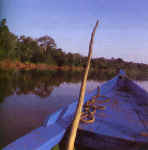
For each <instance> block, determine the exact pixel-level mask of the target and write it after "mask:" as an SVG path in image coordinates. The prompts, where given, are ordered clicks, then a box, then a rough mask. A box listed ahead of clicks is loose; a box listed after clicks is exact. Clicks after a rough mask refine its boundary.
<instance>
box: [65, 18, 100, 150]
mask: <svg viewBox="0 0 148 150" xmlns="http://www.w3.org/2000/svg"><path fill="white" fill-rule="evenodd" d="M98 24H99V21H98V20H97V22H96V25H95V26H94V28H93V32H92V34H91V40H90V43H89V53H88V62H87V66H86V69H85V73H84V78H83V81H82V84H81V89H80V95H79V102H78V105H77V109H76V113H75V117H74V120H73V123H72V127H71V131H70V136H69V141H68V145H67V150H73V149H74V143H75V138H76V133H77V129H78V126H79V121H80V117H81V112H82V107H83V102H84V96H85V90H86V82H87V76H88V71H89V68H90V61H91V57H92V48H93V43H94V36H95V32H96V29H97V27H98Z"/></svg>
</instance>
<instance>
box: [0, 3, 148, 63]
mask: <svg viewBox="0 0 148 150" xmlns="http://www.w3.org/2000/svg"><path fill="white" fill-rule="evenodd" d="M0 3H1V4H0V7H1V8H0V10H1V11H0V17H1V18H2V17H5V18H6V19H7V22H8V26H9V28H10V30H11V32H13V33H15V34H17V35H22V34H24V35H26V36H32V37H34V38H36V37H40V36H42V35H49V36H51V37H53V38H54V39H55V41H56V43H57V47H60V48H62V49H63V50H64V51H65V52H73V53H76V52H77V53H80V54H82V55H87V53H88V43H89V40H90V34H91V31H92V28H93V26H94V24H95V22H96V20H97V19H99V20H100V25H99V28H98V30H97V33H96V38H95V43H94V51H93V57H105V58H112V57H114V58H118V57H120V58H122V59H124V60H126V61H134V62H140V63H147V64H148V15H147V10H148V1H147V0H1V2H0Z"/></svg>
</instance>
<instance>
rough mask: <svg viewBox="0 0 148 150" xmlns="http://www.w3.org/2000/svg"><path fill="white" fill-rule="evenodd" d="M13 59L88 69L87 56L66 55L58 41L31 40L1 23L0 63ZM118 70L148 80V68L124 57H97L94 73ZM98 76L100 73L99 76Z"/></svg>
mask: <svg viewBox="0 0 148 150" xmlns="http://www.w3.org/2000/svg"><path fill="white" fill-rule="evenodd" d="M3 59H11V60H17V61H20V62H23V63H26V62H27V63H29V62H30V63H45V64H49V65H56V66H69V67H83V68H84V67H85V65H86V62H87V57H86V56H82V55H80V54H78V53H70V52H69V53H65V52H64V51H63V50H62V49H61V48H57V45H56V42H55V40H54V39H53V38H52V37H50V36H48V35H45V36H42V37H39V38H36V39H34V38H31V37H29V36H25V35H22V36H16V35H15V34H13V33H12V32H10V30H9V28H8V26H7V21H6V19H2V20H1V21H0V60H3ZM119 68H122V69H124V70H125V71H126V72H127V73H128V74H129V75H130V76H131V77H132V78H138V79H139V78H143V79H147V78H148V65H147V64H143V63H134V62H126V61H124V60H122V59H121V58H118V59H115V58H111V59H106V58H103V57H102V58H94V59H92V64H91V73H94V74H96V73H97V72H100V74H102V75H103V74H105V73H107V74H109V76H113V75H114V74H116V73H117V71H118V70H119ZM97 76H98V74H97Z"/></svg>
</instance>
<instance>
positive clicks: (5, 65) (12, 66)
mask: <svg viewBox="0 0 148 150" xmlns="http://www.w3.org/2000/svg"><path fill="white" fill-rule="evenodd" d="M0 68H1V69H3V70H62V71H68V70H73V71H82V70H84V68H83V67H74V66H55V65H48V64H44V63H37V64H35V63H30V62H25V63H22V62H20V61H12V60H10V59H5V60H2V61H0Z"/></svg>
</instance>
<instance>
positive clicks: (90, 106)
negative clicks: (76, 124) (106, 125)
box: [80, 87, 110, 123]
mask: <svg viewBox="0 0 148 150" xmlns="http://www.w3.org/2000/svg"><path fill="white" fill-rule="evenodd" d="M99 97H106V96H101V95H100V87H98V94H97V95H96V96H93V97H92V99H91V100H88V101H87V103H86V104H85V105H84V107H83V111H82V113H81V119H80V121H81V122H83V123H93V122H94V121H95V113H96V110H97V109H98V110H105V109H106V107H105V106H103V105H100V104H99V105H97V103H98V102H99V101H98V100H97V99H96V98H99ZM109 101H110V99H109V98H107V99H105V100H103V102H104V103H106V102H109Z"/></svg>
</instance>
